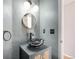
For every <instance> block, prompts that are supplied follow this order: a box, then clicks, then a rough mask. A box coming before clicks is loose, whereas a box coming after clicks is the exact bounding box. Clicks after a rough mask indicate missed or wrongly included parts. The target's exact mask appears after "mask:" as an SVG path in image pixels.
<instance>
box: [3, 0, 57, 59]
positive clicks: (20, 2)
mask: <svg viewBox="0 0 79 59" xmlns="http://www.w3.org/2000/svg"><path fill="white" fill-rule="evenodd" d="M32 1H34V2H35V3H36V4H37V5H39V3H40V6H39V7H40V13H39V12H38V14H35V17H36V19H37V25H36V27H35V33H36V35H37V37H39V36H40V37H41V38H43V39H45V44H46V45H48V46H52V55H53V58H54V59H57V56H58V16H57V15H58V12H57V11H58V0H32ZM24 2H25V0H4V15H3V16H4V21H3V22H4V27H3V28H4V30H9V31H10V32H11V33H12V38H11V40H10V41H4V48H3V49H4V59H19V45H20V44H22V43H26V41H27V36H26V31H24V28H23V27H22V24H21V19H22V17H23V16H24V14H25V10H24ZM39 14H40V15H39ZM39 16H40V17H39ZM43 29H46V33H45V34H43V33H42V30H43ZM50 29H55V34H50V32H49V30H50ZM39 33H40V34H39Z"/></svg>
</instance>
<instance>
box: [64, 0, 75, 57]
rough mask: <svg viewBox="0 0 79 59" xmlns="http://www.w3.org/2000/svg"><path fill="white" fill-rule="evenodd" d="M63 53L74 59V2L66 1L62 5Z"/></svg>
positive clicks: (71, 0) (72, 0)
mask: <svg viewBox="0 0 79 59" xmlns="http://www.w3.org/2000/svg"><path fill="white" fill-rule="evenodd" d="M64 53H65V54H68V55H70V56H72V57H73V58H75V2H74V0H66V2H65V5H64Z"/></svg>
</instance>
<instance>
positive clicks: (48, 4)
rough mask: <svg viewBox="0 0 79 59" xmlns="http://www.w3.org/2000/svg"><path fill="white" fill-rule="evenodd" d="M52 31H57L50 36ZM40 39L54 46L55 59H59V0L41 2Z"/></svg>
mask: <svg viewBox="0 0 79 59" xmlns="http://www.w3.org/2000/svg"><path fill="white" fill-rule="evenodd" d="M43 29H45V31H46V32H45V33H43ZM50 29H55V34H50ZM40 37H41V38H43V39H44V40H45V44H46V45H48V46H52V56H53V59H58V0H40Z"/></svg>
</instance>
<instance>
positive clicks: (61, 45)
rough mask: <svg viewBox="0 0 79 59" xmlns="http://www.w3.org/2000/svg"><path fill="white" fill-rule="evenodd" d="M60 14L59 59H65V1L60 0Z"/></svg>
mask: <svg viewBox="0 0 79 59" xmlns="http://www.w3.org/2000/svg"><path fill="white" fill-rule="evenodd" d="M58 13H59V14H58V59H64V0H58ZM61 42H62V43H61Z"/></svg>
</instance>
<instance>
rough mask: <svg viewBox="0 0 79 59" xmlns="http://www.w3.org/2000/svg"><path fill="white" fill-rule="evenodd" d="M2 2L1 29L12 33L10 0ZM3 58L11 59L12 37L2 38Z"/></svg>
mask: <svg viewBox="0 0 79 59" xmlns="http://www.w3.org/2000/svg"><path fill="white" fill-rule="evenodd" d="M3 3H4V5H3V11H4V12H3V22H4V24H3V31H5V30H7V31H10V32H11V34H12V0H4V1H3ZM3 58H4V59H12V38H11V40H9V41H5V40H3Z"/></svg>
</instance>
